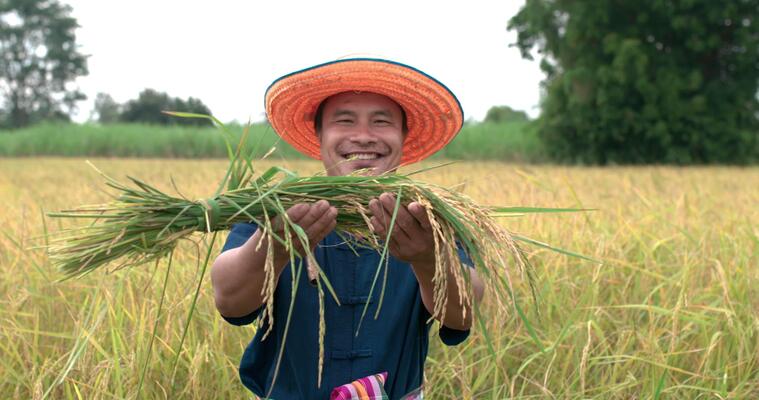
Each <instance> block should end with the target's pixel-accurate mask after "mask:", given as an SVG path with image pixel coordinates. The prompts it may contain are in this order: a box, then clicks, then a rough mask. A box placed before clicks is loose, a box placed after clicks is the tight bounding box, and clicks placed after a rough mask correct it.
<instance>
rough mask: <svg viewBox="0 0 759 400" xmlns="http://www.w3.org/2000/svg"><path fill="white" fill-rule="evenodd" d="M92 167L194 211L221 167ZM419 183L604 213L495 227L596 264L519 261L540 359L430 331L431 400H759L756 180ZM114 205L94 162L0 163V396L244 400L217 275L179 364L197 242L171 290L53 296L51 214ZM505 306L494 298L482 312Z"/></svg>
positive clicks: (158, 284)
mask: <svg viewBox="0 0 759 400" xmlns="http://www.w3.org/2000/svg"><path fill="white" fill-rule="evenodd" d="M92 161H93V163H94V164H95V165H96V166H97V167H98V168H100V169H101V170H102V171H103V172H104V173H106V174H108V175H110V176H112V177H114V178H116V179H119V180H124V177H125V176H126V175H130V176H135V177H139V178H140V179H142V180H144V181H146V182H150V183H151V184H155V185H156V186H157V187H158V188H159V189H161V190H165V191H166V192H169V193H173V191H174V188H173V187H172V185H171V183H170V177H171V178H173V179H174V181H175V182H176V185H177V187H178V188H179V189H180V190H181V191H182V194H183V195H184V196H186V197H187V198H205V197H208V195H209V194H211V193H213V191H214V190H215V189H216V186H217V185H218V182H220V181H221V179H222V177H223V174H224V172H225V171H226V166H227V161H226V160H218V161H214V160H205V161H193V160H165V159H143V160H120V159H94V160H92ZM274 164H277V165H281V166H283V167H285V168H288V169H291V170H295V171H298V172H299V173H300V174H301V175H306V174H310V173H314V172H317V171H318V170H319V168H320V164H319V163H316V162H309V161H283V160H277V161H274V162H273V163H271V162H267V163H261V164H260V169H261V170H263V169H265V168H266V167H268V166H271V165H274ZM425 165H430V164H425ZM417 179H420V180H425V181H429V182H431V183H435V184H440V185H443V186H453V185H457V184H460V183H462V182H463V183H464V185H465V186H464V189H463V190H464V193H466V194H467V195H469V196H471V197H473V198H474V199H475V200H476V201H478V202H480V203H481V204H489V205H503V206H508V205H515V206H516V205H519V206H543V207H574V208H596V209H598V211H595V212H591V213H575V214H540V215H526V216H523V217H511V218H507V219H503V220H501V222H502V223H503V224H504V226H506V227H508V228H509V229H510V230H511V231H514V232H516V233H521V234H524V235H525V236H529V237H531V238H535V239H539V240H541V241H544V242H548V243H551V244H554V245H557V246H560V247H563V248H568V249H572V250H574V251H577V252H580V253H582V254H585V255H588V256H590V257H593V258H596V259H600V260H603V262H604V263H603V264H602V265H598V264H594V263H591V262H588V261H584V260H581V259H577V258H570V257H565V256H561V255H558V254H556V253H552V252H549V251H547V250H542V249H540V248H536V247H526V249H527V250H528V255H529V258H530V259H531V261H532V263H533V265H534V266H535V276H536V278H537V281H536V284H537V294H538V299H539V300H538V305H537V306H538V311H539V313H536V310H535V309H534V308H533V307H531V306H529V305H528V307H527V310H526V312H527V313H528V317H529V318H530V320H531V321H532V324H533V326H534V328H535V330H536V332H537V335H538V339H539V341H538V342H537V343H536V342H535V341H534V340H533V339H532V338H531V337H530V334H529V333H528V331H527V329H526V328H525V326H524V324H523V323H522V322H521V320H520V319H519V317H518V316H516V315H512V316H511V317H510V318H506V319H495V318H491V319H488V321H487V324H488V330H489V331H490V333H491V336H492V338H493V346H494V350H495V355H493V354H491V352H490V351H489V350H488V349H487V345H486V343H485V340H484V338H483V337H482V335H481V334H480V333H479V332H478V331H477V329H475V331H473V335H472V336H471V337H470V339H469V340H467V341H466V342H464V343H463V344H462V345H460V346H457V347H450V348H446V347H445V346H444V345H443V344H442V343H441V342H440V341H439V340H437V339H435V338H434V336H435V334H436V333H435V332H434V331H433V333H432V334H431V337H432V340H431V348H430V355H429V357H428V360H427V366H426V371H425V376H426V383H425V387H426V393H425V397H427V398H430V399H460V398H464V399H471V398H474V399H504V398H523V399H527V398H601V399H606V398H610V399H630V398H668V399H669V398H682V399H693V398H736V399H744V398H757V397H759V269H758V268H757V267H758V266H759V206H758V205H759V168H721V167H711V168H695V167H694V168H670V167H640V168H622V167H619V168H606V169H604V168H580V167H575V168H569V167H552V166H523V165H516V164H503V163H497V162H462V163H459V164H454V165H451V166H447V167H444V168H440V169H435V170H431V171H429V172H426V173H424V174H423V175H422V176H419V177H417ZM104 187H105V186H104V185H103V180H102V178H101V177H100V176H99V175H98V174H97V173H96V172H95V171H94V170H92V169H91V168H90V167H89V166H87V165H86V164H85V162H84V159H54V158H36V159H2V160H1V161H0V201H2V204H3V205H4V207H3V212H2V213H0V224H2V226H3V228H4V229H3V232H2V235H0V322H1V323H0V390H2V392H1V393H3V397H9V398H19V399H28V398H33V399H36V398H44V397H47V398H53V399H68V398H72V399H76V398H86V399H100V398H102V399H110V398H198V399H206V398H243V397H250V396H249V394H248V393H247V392H246V391H245V389H244V388H243V387H242V385H241V384H240V383H239V379H238V377H237V363H238V361H239V359H240V356H241V355H242V351H243V350H244V348H245V346H246V345H247V343H248V341H249V340H250V338H251V337H252V336H253V330H252V328H238V327H233V326H231V325H227V324H226V323H224V322H223V321H222V320H221V318H220V317H219V316H218V314H217V313H216V311H215V309H214V306H213V296H212V290H211V285H210V281H209V279H208V276H206V277H205V278H204V279H203V281H202V283H201V289H200V290H201V295H200V298H199V300H198V304H197V308H196V311H195V314H194V317H193V319H192V321H191V323H190V326H189V329H188V334H187V337H186V338H185V339H184V342H183V343H184V344H183V346H182V349H181V352H180V353H179V354H178V355H177V354H175V349H177V348H178V344H179V343H180V342H181V341H182V332H183V328H184V324H185V321H186V318H187V313H188V311H189V310H190V306H191V302H192V298H193V294H194V291H195V288H196V286H197V284H198V281H199V274H200V270H199V268H198V266H199V264H201V263H202V261H203V258H204V257H205V252H204V243H203V240H204V237H203V236H200V235H197V236H194V237H193V238H194V240H195V243H193V242H187V243H183V244H182V245H181V246H180V249H179V251H178V252H176V253H175V256H174V262H173V266H172V268H173V271H172V273H171V274H169V275H166V274H165V272H166V263H165V262H161V263H159V264H157V265H156V264H148V265H142V266H139V267H135V268H131V269H125V270H120V271H116V272H113V273H105V271H96V272H94V273H92V274H89V275H87V276H85V277H83V278H81V279H74V280H68V281H64V282H56V280H57V279H59V278H61V277H62V275H60V274H59V273H58V272H57V271H56V270H55V269H54V268H52V266H51V264H50V262H49V260H48V259H47V257H46V255H45V252H44V251H42V250H40V249H36V248H35V246H41V245H44V240H42V239H40V238H41V237H42V236H43V235H44V233H45V232H46V231H56V230H58V229H61V228H63V227H65V226H60V225H59V224H65V222H61V221H59V220H51V219H44V220H43V218H42V215H43V213H44V212H48V211H57V210H60V209H65V208H70V207H72V206H75V205H80V204H95V203H101V202H104V201H106V200H108V194H107V193H105V192H104ZM222 238H223V237H222ZM207 239H210V236H209V237H207ZM221 242H223V241H220V240H217V244H216V246H217V248H218V247H220V244H221ZM216 252H217V251H216ZM214 254H215V253H214ZM166 276H168V283H167V289H166V296H165V299H164V301H163V304H162V306H161V307H159V302H160V299H161V294H162V293H161V291H162V289H163V286H164V278H165V277H166ZM515 284H516V285H517V286H519V285H522V286H526V284H520V283H519V282H516V283H515ZM526 289H527V288H526V287H523V288H522V290H526ZM494 298H495V297H494V296H488V295H487V294H486V299H485V301H486V303H487V302H489V301H493V300H494ZM159 308H160V309H161V310H162V311H161V313H160V314H158V310H159ZM491 309H492V307H491ZM485 311H486V312H487V308H486V310H485ZM154 329H155V331H156V332H157V335H156V337H155V339H154V340H153V339H152V337H153V335H152V333H153V331H154ZM151 341H152V343H151ZM148 349H152V350H151V353H152V354H149V352H148ZM175 359H176V360H177V362H176V364H175V363H174V361H175ZM143 370H144V384H143V385H142V388H141V392H140V393H137V392H136V390H137V388H138V386H139V385H138V382H139V381H140V379H141V376H142V374H143Z"/></svg>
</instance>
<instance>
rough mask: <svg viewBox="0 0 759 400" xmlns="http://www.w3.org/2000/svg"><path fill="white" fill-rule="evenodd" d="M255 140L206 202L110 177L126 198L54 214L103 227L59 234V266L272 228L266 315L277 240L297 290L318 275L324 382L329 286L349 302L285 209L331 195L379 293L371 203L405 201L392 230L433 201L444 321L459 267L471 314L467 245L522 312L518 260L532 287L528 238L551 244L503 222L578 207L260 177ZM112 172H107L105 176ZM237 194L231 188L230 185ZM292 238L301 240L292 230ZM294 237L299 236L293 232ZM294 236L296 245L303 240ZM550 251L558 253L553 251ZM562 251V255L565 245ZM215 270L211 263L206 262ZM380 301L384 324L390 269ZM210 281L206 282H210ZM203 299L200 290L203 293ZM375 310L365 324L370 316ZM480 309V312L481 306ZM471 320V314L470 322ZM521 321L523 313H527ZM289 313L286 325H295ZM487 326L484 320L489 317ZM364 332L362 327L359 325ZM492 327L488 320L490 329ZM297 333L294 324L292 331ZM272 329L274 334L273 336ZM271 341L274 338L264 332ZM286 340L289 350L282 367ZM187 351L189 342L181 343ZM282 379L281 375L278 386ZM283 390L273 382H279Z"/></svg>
mask: <svg viewBox="0 0 759 400" xmlns="http://www.w3.org/2000/svg"><path fill="white" fill-rule="evenodd" d="M245 137H246V135H245V134H244V135H243V139H242V141H241V143H240V145H238V147H237V151H236V152H232V151H231V148H230V161H231V163H230V166H229V169H228V171H227V175H226V177H225V178H224V181H223V182H222V183H221V184H220V186H219V189H218V190H217V191H216V194H215V195H214V196H212V197H209V198H207V199H202V200H197V201H193V200H188V199H185V198H181V197H172V196H169V195H168V194H166V193H164V192H162V191H160V190H158V189H156V188H155V187H153V186H151V185H148V184H147V183H145V182H143V181H141V180H139V179H136V178H129V179H130V180H131V182H132V185H124V184H122V183H119V182H118V181H116V180H114V179H112V178H110V177H107V176H105V175H104V174H103V176H104V177H105V179H106V181H107V185H108V186H110V187H111V188H113V189H115V190H116V191H117V192H118V194H117V196H116V197H115V199H114V200H113V201H112V202H110V203H107V204H101V205H93V206H84V207H80V208H77V209H74V210H68V211H62V212H59V213H52V214H49V215H51V216H54V217H62V218H84V219H89V220H92V221H93V222H92V223H91V224H90V225H88V226H85V227H82V228H74V229H69V230H67V231H64V232H62V233H61V234H60V235H59V236H58V237H56V238H55V239H54V240H53V241H52V242H51V245H50V247H49V252H50V258H51V261H52V262H53V263H54V265H56V266H57V267H59V268H60V270H61V271H62V272H63V273H64V274H65V275H66V276H67V277H74V276H80V275H83V274H86V273H89V272H92V271H94V270H96V269H99V268H100V267H103V266H106V265H111V266H112V267H113V268H122V267H126V266H131V265H138V264H143V263H146V262H149V261H151V260H156V259H159V258H161V257H163V256H165V255H167V254H169V253H171V252H172V250H173V249H174V248H175V246H176V244H177V242H178V241H179V240H181V239H186V238H188V237H189V236H190V235H192V234H193V233H195V232H202V233H209V232H213V231H223V230H227V229H229V228H230V227H231V226H232V224H235V223H238V222H253V223H255V224H257V225H258V227H259V229H262V232H263V235H264V237H265V238H266V239H267V240H266V242H267V243H268V246H269V249H268V250H269V251H268V252H267V254H268V255H269V256H268V257H267V258H266V263H265V279H264V280H265V284H264V288H263V290H262V295H263V296H264V304H265V310H264V312H263V317H262V318H264V319H265V320H268V323H269V329H271V327H272V326H273V322H274V321H273V300H274V291H275V288H276V279H275V276H274V266H273V262H274V260H273V258H272V257H271V254H272V251H271V246H272V243H273V241H274V240H276V241H278V242H279V243H281V244H282V245H283V246H284V247H285V249H286V250H287V251H289V252H290V260H291V262H292V264H293V265H294V266H296V271H297V273H296V274H294V275H293V290H297V285H298V279H297V277H298V276H300V274H301V272H302V270H303V268H304V262H303V261H306V263H305V264H306V265H308V267H310V268H311V269H312V275H313V276H312V277H313V278H315V279H316V282H317V287H318V290H319V314H320V315H319V317H320V329H319V330H320V335H319V337H320V339H319V349H320V357H319V382H320V379H321V371H322V364H323V346H324V343H323V336H324V301H323V296H324V292H325V290H326V291H328V292H329V293H330V295H331V296H333V297H334V299H335V302H337V304H340V303H339V300H338V298H337V295H336V294H335V292H334V290H333V289H332V285H331V284H330V282H329V279H328V277H327V276H326V275H325V274H324V272H323V271H322V269H321V268H320V267H319V265H318V263H317V262H316V260H315V258H314V256H313V254H312V253H310V252H307V254H299V253H298V252H297V250H296V246H295V243H293V240H298V241H300V242H301V244H302V248H304V249H308V248H310V246H309V244H308V238H307V236H306V235H305V232H304V231H303V230H302V229H301V228H300V227H299V226H298V225H296V224H294V223H293V222H292V221H290V220H289V219H288V218H286V213H285V211H286V210H287V209H288V208H289V207H291V206H293V205H295V204H298V203H303V202H305V203H311V202H316V201H319V200H321V199H325V200H328V201H329V203H330V204H331V205H332V206H334V207H336V208H337V209H338V217H337V227H336V231H338V232H340V234H342V235H349V236H351V237H352V238H353V239H354V240H358V241H359V242H360V243H361V244H362V245H365V246H369V247H371V248H373V249H376V250H377V251H378V252H380V253H381V255H382V256H381V261H380V263H379V265H378V266H377V270H376V272H375V276H374V282H373V284H372V287H371V290H370V293H369V296H370V297H371V296H372V294H373V291H374V289H375V286H376V283H377V280H378V277H379V275H380V271H381V270H382V268H383V266H385V265H384V264H386V263H387V261H388V248H387V245H386V243H387V242H388V241H387V240H385V239H386V238H381V237H377V236H376V235H375V233H374V232H373V230H372V226H371V223H370V222H369V221H370V220H369V216H368V215H367V214H368V208H367V204H368V202H369V200H370V199H372V198H376V197H379V196H380V194H382V193H385V192H390V193H394V194H395V195H396V205H395V210H394V212H393V216H392V218H391V221H390V227H389V229H388V231H389V232H392V227H393V225H394V223H395V217H396V213H397V210H398V208H399V207H400V206H401V205H402V204H408V203H410V202H412V201H416V202H419V203H420V204H422V205H424V206H425V207H426V210H427V215H428V217H429V220H430V223H431V225H432V227H433V233H434V243H435V253H436V260H437V261H436V266H435V274H434V279H433V282H434V296H433V299H434V312H433V313H432V314H433V316H434V317H439V319H441V320H442V319H443V318H444V316H445V315H444V313H445V309H446V302H447V296H446V294H447V291H446V288H447V279H448V274H447V273H446V271H449V270H450V271H451V272H452V276H453V278H454V280H455V284H456V287H457V288H458V291H459V293H460V296H459V301H460V303H461V305H463V306H465V307H463V309H464V310H466V309H471V306H472V305H473V304H472V288H471V284H470V281H469V274H468V273H466V272H467V271H468V270H467V268H468V267H466V266H465V265H463V264H462V263H461V261H460V260H459V257H458V253H457V249H458V248H459V246H460V247H462V248H463V249H464V251H465V252H466V254H467V255H468V256H469V258H470V259H471V260H472V262H473V263H474V265H475V267H476V268H477V270H478V272H479V274H480V275H481V276H482V280H483V282H484V283H485V285H486V288H487V289H488V290H489V291H490V292H491V293H494V294H495V295H496V298H497V299H496V300H497V301H496V304H498V305H499V311H502V312H506V311H507V309H508V307H507V306H506V305H507V304H512V305H514V306H515V307H517V311H519V309H518V307H519V306H518V303H517V301H516V298H515V291H514V290H513V288H512V281H511V272H512V271H510V267H509V265H510V264H511V263H510V261H509V260H513V265H515V266H516V271H518V272H519V273H521V274H524V275H525V276H526V277H527V279H526V280H527V281H528V282H530V285H531V275H530V268H529V265H528V263H527V259H526V258H525V257H524V255H523V254H522V251H521V250H520V248H519V246H518V245H517V241H518V240H527V241H529V242H530V243H536V244H539V245H543V246H547V245H544V244H541V243H539V242H535V241H531V240H529V239H526V238H522V237H520V236H514V235H512V234H511V233H509V232H508V231H507V230H506V229H504V228H503V227H501V226H500V225H499V224H498V223H497V222H496V221H495V219H494V217H498V216H505V215H513V214H521V213H526V212H551V211H572V210H570V209H542V208H525V207H510V208H506V207H485V206H480V205H478V204H476V203H475V202H474V201H473V200H472V199H470V198H468V197H467V196H465V195H463V194H461V193H458V192H455V191H452V190H448V189H446V188H442V187H439V186H436V185H432V184H428V183H424V182H420V181H416V180H413V179H412V178H411V177H410V175H411V174H408V175H400V174H385V175H380V176H365V175H350V176H322V175H317V176H307V177H301V176H297V175H296V174H294V173H292V172H290V171H287V170H285V169H283V168H278V167H272V168H270V169H269V170H267V171H265V172H264V173H263V174H260V175H256V174H255V173H254V170H253V166H252V163H251V161H250V159H249V158H248V159H246V158H241V157H240V153H241V149H242V144H243V143H244V141H245ZM101 174H102V173H101ZM225 185H226V186H227V190H226V191H224V192H222V188H224V186H225ZM278 215H281V216H284V218H282V219H281V220H282V221H283V224H284V232H285V234H284V235H281V236H280V235H277V234H276V233H275V232H276V231H275V229H273V227H272V223H273V219H274V218H275V217H276V216H278ZM291 233H292V234H291ZM293 234H294V235H293ZM293 237H294V238H295V239H293ZM549 248H550V247H549ZM555 250H556V249H555ZM204 270H205V266H204ZM385 272H386V273H385V279H384V280H383V283H382V289H381V291H380V295H379V302H378V307H377V312H376V313H375V318H377V317H378V315H379V310H380V308H381V305H382V300H383V296H384V292H385V291H384V287H385V285H386V284H387V280H386V278H387V269H385ZM201 279H202V278H201ZM196 296H197V293H196ZM367 306H368V303H367V304H366V305H365V308H364V312H363V313H362V318H363V316H364V315H365V313H366V310H367ZM474 310H475V311H477V308H476V307H475V308H474ZM464 317H465V316H464ZM520 317H523V315H522V314H521V312H520ZM290 318H291V315H288V318H287V321H286V326H289V323H290ZM480 322H481V321H480ZM359 326H360V324H359ZM481 326H483V327H484V324H481ZM286 329H287V328H285V330H286ZM268 333H269V332H266V334H268ZM264 337H266V336H264ZM285 341H286V338H285V340H283V343H282V347H281V348H280V353H279V359H278V362H277V368H276V369H275V371H276V370H278V366H279V362H280V361H281V356H282V350H283V349H284V345H285ZM180 345H181V344H180ZM274 379H276V373H275V375H274V377H273V379H272V380H274ZM272 387H273V384H272Z"/></svg>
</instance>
